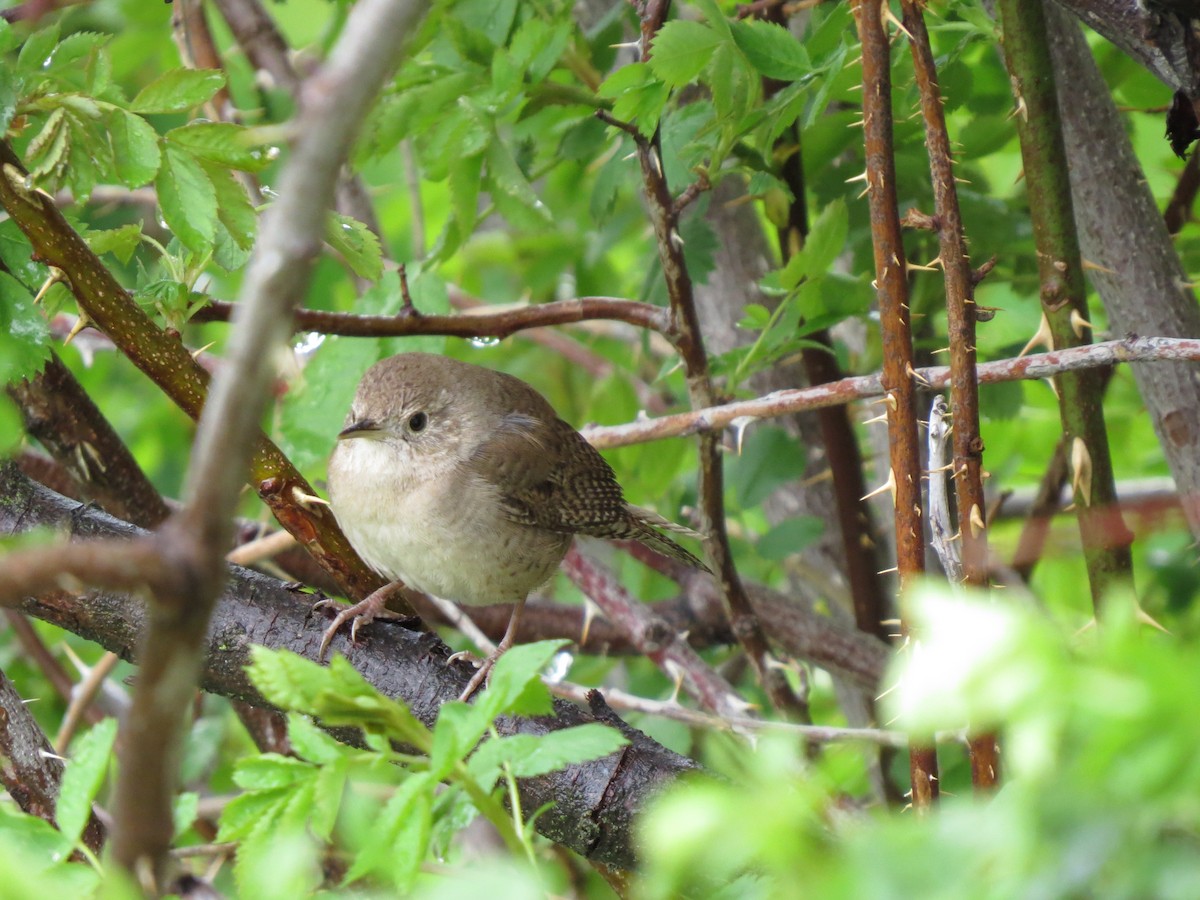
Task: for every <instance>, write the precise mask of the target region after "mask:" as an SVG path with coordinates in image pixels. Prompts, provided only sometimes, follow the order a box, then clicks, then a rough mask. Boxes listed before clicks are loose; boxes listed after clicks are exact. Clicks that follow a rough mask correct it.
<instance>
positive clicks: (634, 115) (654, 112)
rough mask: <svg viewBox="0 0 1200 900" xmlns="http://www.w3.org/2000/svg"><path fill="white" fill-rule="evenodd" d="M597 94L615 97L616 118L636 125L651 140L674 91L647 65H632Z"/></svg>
mask: <svg viewBox="0 0 1200 900" xmlns="http://www.w3.org/2000/svg"><path fill="white" fill-rule="evenodd" d="M596 93H597V94H598V95H599V96H601V97H611V98H613V110H612V111H613V115H614V116H615V117H616V118H618V119H621V120H622V121H625V122H633V123H634V124H635V125H637V128H638V131H640V132H641V133H642V134H643V135H646V136H647V137H648V136H649V135H651V134H653V133H654V129H655V128H657V127H658V119H659V116H660V115H662V110H663V107H664V106H665V105H666V102H667V97H668V96H669V95H670V89H669V88H668V87H667V85H666V84H664V83H663V82H662V81H659V80H658V78H657V77H656V76H655V75H654V73H653V72H652V71H651V69H650V67H649V66H648V65H647V64H646V63H630V64H629V65H627V66H622V67H621V68H619V69H617V71H616V72H614V73H613V74H612V75H610V76H609V77H608V78H607V79H606V80H605V81H604V83H603V84H601V85H600V87H599V89H598V90H597V92H596Z"/></svg>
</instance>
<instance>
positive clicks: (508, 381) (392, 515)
mask: <svg viewBox="0 0 1200 900" xmlns="http://www.w3.org/2000/svg"><path fill="white" fill-rule="evenodd" d="M329 494H330V504H331V506H332V507H333V512H334V514H335V515H336V516H337V520H338V523H339V524H340V525H341V527H342V530H343V531H345V533H346V537H347V538H348V539H349V540H350V543H351V545H352V546H353V547H354V549H355V550H356V551H357V552H358V554H359V555H360V556H361V557H362V558H363V561H364V562H366V563H367V565H369V566H370V567H371V568H373V569H374V570H375V571H377V572H379V573H380V574H381V575H383V576H385V577H386V578H389V579H393V580H400V581H403V582H404V583H405V584H407V585H408V586H409V587H413V588H416V589H418V590H421V591H424V592H426V593H429V594H433V595H435V596H438V597H441V598H443V599H447V600H454V601H456V602H458V603H463V604H468V605H473V606H480V605H486V604H490V603H513V604H515V606H514V609H513V614H512V618H511V619H510V620H509V624H508V628H507V630H506V632H505V635H504V638H503V639H502V640H501V641H500V644H499V645H498V646H497V648H496V651H495V652H494V653H493V654H492V655H491V656H490V657H489V658H488V660H486V661H485V663H484V665H483V667H481V669H480V671H479V672H478V673H477V674H476V676H475V678H474V679H472V683H471V685H469V686H468V688H467V690H466V691H465V692H464V694H463V696H464V697H466V696H469V695H470V693H471V692H472V691H474V689H475V688H476V687H478V685H479V684H480V683H481V682H482V681H483V679H484V678H485V677H487V674H488V672H489V671H490V669H491V667H492V665H493V664H494V663H495V660H496V659H497V658H498V657H499V656H500V654H501V653H503V652H504V651H505V650H506V649H508V647H510V646H511V645H512V641H513V636H514V634H515V633H516V629H517V623H518V621H519V619H520V615H521V610H522V608H523V606H524V603H525V599H526V597H528V596H529V594H530V592H532V591H534V590H535V589H537V588H538V587H540V586H541V585H543V584H545V582H546V581H548V580H549V579H550V577H551V575H553V574H554V571H555V569H557V568H558V565H559V563H560V562H562V559H563V557H564V556H565V555H566V552H567V548H568V547H569V546H570V544H571V539H572V537H573V536H574V535H576V534H586V535H592V536H595V537H602V538H613V539H627V538H632V539H634V540H637V541H640V542H642V543H643V544H645V545H646V546H648V547H650V548H651V549H653V550H655V551H657V552H659V553H661V554H663V555H665V556H669V557H671V558H673V559H677V560H680V561H682V562H685V563H687V564H688V565H690V566H695V567H697V568H701V569H707V567H706V566H705V565H704V564H703V563H702V562H701V561H700V560H699V559H697V558H696V557H695V556H693V555H692V554H691V553H689V552H688V551H687V550H685V549H684V548H683V547H681V546H679V545H678V544H676V543H675V542H674V541H673V540H671V539H670V538H669V537H667V536H666V535H664V534H663V533H662V530H667V531H675V532H681V533H684V534H690V535H692V536H694V537H699V535H696V534H695V532H692V531H691V530H690V529H687V528H684V527H682V526H680V525H675V524H673V523H671V522H668V521H667V520H666V519H663V518H661V517H660V516H658V515H655V514H654V513H652V512H650V511H649V510H645V509H639V508H638V507H636V506H632V505H630V504H628V503H626V502H625V499H624V497H623V496H622V494H621V487H620V485H618V484H617V480H616V476H615V475H614V474H613V471H612V469H611V468H610V467H609V465H608V463H607V462H605V460H604V457H602V456H601V455H600V454H599V453H598V452H597V451H596V449H595V448H594V447H592V445H591V444H589V443H588V442H587V441H586V440H584V438H583V436H582V435H581V434H580V433H579V432H578V431H576V430H575V429H574V428H572V427H571V426H570V425H568V424H567V423H566V422H564V421H563V420H562V419H560V418H559V417H558V415H557V414H556V413H555V412H554V408H553V407H551V406H550V404H549V403H548V402H547V401H546V399H545V398H544V397H542V395H541V394H539V393H538V392H537V391H535V390H534V389H533V388H532V387H530V386H529V385H528V384H526V383H525V382H523V381H521V380H520V379H518V378H514V377H512V376H511V375H505V374H503V373H500V372H494V371H492V370H491V369H485V368H483V367H481V366H476V365H472V364H470V363H464V362H459V361H457V360H454V359H449V358H447V357H444V356H435V355H431V354H427V353H403V354H400V355H399V356H393V357H390V358H388V359H385V360H382V361H380V362H378V363H376V364H375V365H374V366H372V367H371V368H370V369H368V370H367V373H366V374H365V375H364V376H363V378H362V381H361V382H359V385H358V392H357V393H356V394H355V397H354V404H353V406H352V407H351V409H350V414H349V416H347V418H346V427H345V428H344V429H343V430H342V432H341V434H339V435H338V443H337V447H336V448H335V450H334V452H333V456H332V458H331V459H330V461H329ZM389 590H390V586H389V587H386V588H382V589H380V590H379V591H376V592H375V593H374V594H372V595H371V596H370V597H368V598H367V599H366V600H363V601H362V602H361V603H358V604H356V605H354V606H351V607H349V608H347V609H345V610H343V611H342V612H341V613H340V614H339V615H338V617H337V618H336V619H335V620H334V622H333V624H332V625H331V626H330V627H329V629H328V630H327V631H326V633H325V640H324V642H323V644H322V651H324V648H325V647H327V646H328V643H329V641H330V640H331V639H332V637H333V635H334V633H336V631H337V630H338V628H340V627H341V625H342V624H344V623H345V622H346V621H348V620H349V619H351V618H353V619H355V627H356V628H357V627H358V626H359V625H362V624H365V623H366V622H369V621H370V620H371V619H372V618H374V617H375V616H376V615H378V614H379V613H380V612H381V611H382V610H383V605H384V600H385V599H386V594H387V592H389Z"/></svg>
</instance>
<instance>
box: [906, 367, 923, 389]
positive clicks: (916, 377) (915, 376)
mask: <svg viewBox="0 0 1200 900" xmlns="http://www.w3.org/2000/svg"><path fill="white" fill-rule="evenodd" d="M904 370H905V372H907V373H908V377H909V378H911V379H912V380H913V381H915V382H917V383H918V384H923V385H925V387H929V379H927V378H926V377H925V376H924V375H922V374H921V373H920V372H918V371H917V370H916V369H914V368H913V367H912V363H910V362H909V363H905V364H904Z"/></svg>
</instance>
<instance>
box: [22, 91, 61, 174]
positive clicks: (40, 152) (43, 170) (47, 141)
mask: <svg viewBox="0 0 1200 900" xmlns="http://www.w3.org/2000/svg"><path fill="white" fill-rule="evenodd" d="M70 136H71V129H70V126H69V124H68V123H67V113H66V110H64V109H63V108H62V107H59V108H57V109H55V110H54V112H52V113H50V115H49V116H47V117H46V121H45V122H44V123H43V124H42V128H41V130H40V131H39V132H38V133H37V134H36V135H34V137H33V140H31V141H30V142H29V147H28V149H26V151H25V157H26V159H27V160H28V162H29V171H30V173H31V174H32V175H33V176H34V177H35V178H39V177H41V176H44V175H48V174H50V173H51V172H54V171H55V170H57V169H60V168H61V167H62V165H63V164H64V161H65V160H66V156H67V150H68V148H69V142H70Z"/></svg>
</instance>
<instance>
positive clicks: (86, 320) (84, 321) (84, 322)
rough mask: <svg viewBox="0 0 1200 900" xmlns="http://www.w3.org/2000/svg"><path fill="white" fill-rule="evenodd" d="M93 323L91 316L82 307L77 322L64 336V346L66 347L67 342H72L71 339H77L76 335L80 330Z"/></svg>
mask: <svg viewBox="0 0 1200 900" xmlns="http://www.w3.org/2000/svg"><path fill="white" fill-rule="evenodd" d="M91 324H92V320H91V317H90V316H88V314H87V313H86V312H84V311H83V310H82V309H81V310H80V311H79V318H77V319H76V320H75V324H74V325H72V326H71V330H70V331H69V332H68V333H67V336H66V337H65V338H63V346H64V347H65V346H67V344H69V343H71V341H72V340H74V339H75V335H77V334H79V332H81V331H83V329H85V328H87V327H88V326H89V325H91Z"/></svg>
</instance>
